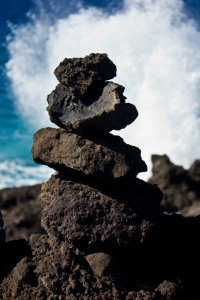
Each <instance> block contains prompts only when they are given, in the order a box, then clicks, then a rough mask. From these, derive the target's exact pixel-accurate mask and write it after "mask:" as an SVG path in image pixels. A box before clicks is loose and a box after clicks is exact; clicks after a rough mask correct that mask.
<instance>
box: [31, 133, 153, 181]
mask: <svg viewBox="0 0 200 300" xmlns="http://www.w3.org/2000/svg"><path fill="white" fill-rule="evenodd" d="M33 141H34V144H33V147H32V150H31V153H32V157H33V160H34V161H35V162H36V163H39V164H45V165H48V166H49V167H51V168H54V169H55V170H57V171H62V172H63V173H67V172H70V171H71V172H72V171H74V172H79V173H84V174H86V175H90V176H92V177H93V178H96V179H97V180H102V179H103V180H105V181H108V182H109V183H113V184H115V185H120V184H121V185H123V186H125V185H130V184H131V183H132V182H133V181H134V178H135V177H136V176H137V174H138V173H139V172H145V171H146V170H147V167H146V164H145V162H144V161H143V160H142V159H141V156H140V153H141V151H140V149H139V148H137V147H134V146H130V145H127V144H126V143H124V141H123V139H122V138H121V137H119V136H113V135H111V134H102V135H99V136H98V135H97V136H96V137H94V136H93V137H92V136H91V137H88V138H83V137H82V136H80V135H77V134H75V133H68V132H67V131H66V130H64V129H55V128H44V129H40V130H39V131H38V132H36V133H35V134H34V136H33Z"/></svg>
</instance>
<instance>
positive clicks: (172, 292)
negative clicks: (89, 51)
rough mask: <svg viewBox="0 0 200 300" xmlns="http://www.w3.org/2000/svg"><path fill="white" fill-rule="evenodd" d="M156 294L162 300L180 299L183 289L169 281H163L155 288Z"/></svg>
mask: <svg viewBox="0 0 200 300" xmlns="http://www.w3.org/2000/svg"><path fill="white" fill-rule="evenodd" d="M156 292H158V293H160V295H161V296H163V297H164V299H169V300H173V299H180V300H181V299H182V296H183V289H182V288H181V287H180V286H179V285H177V284H175V283H173V282H170V281H167V280H165V281H164V282H163V283H161V284H160V285H159V286H158V288H156Z"/></svg>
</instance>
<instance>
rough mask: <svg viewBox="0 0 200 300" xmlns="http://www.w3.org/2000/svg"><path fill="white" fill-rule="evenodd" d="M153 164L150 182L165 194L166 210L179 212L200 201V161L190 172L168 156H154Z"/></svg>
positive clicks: (164, 204)
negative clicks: (199, 173)
mask: <svg viewBox="0 0 200 300" xmlns="http://www.w3.org/2000/svg"><path fill="white" fill-rule="evenodd" d="M152 162H153V169H152V171H153V176H152V177H151V178H150V179H149V180H148V182H149V183H151V184H157V185H158V187H159V188H160V189H161V191H162V192H163V194H164V197H163V200H162V203H161V206H162V207H163V209H164V210H166V211H168V212H173V211H178V210H181V209H183V208H184V207H186V206H189V205H191V204H192V203H193V202H194V201H196V200H199V199H200V178H199V177H198V172H199V161H196V162H195V163H194V164H193V166H192V167H191V168H190V169H189V170H185V169H184V168H183V167H181V166H176V165H174V164H173V163H172V162H171V161H170V160H169V158H168V157H167V155H152Z"/></svg>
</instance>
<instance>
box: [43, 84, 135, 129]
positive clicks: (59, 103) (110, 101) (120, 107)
mask: <svg viewBox="0 0 200 300" xmlns="http://www.w3.org/2000/svg"><path fill="white" fill-rule="evenodd" d="M123 91H124V87H123V86H121V85H119V84H116V83H113V82H95V83H93V84H92V85H91V86H90V88H89V89H88V91H87V92H86V93H85V95H84V96H83V97H82V98H81V100H80V99H78V100H77V101H74V100H72V96H71V94H70V92H69V91H68V90H66V89H65V87H64V86H63V85H62V84H59V85H57V87H56V89H55V90H54V91H53V92H52V93H51V94H50V95H49V96H48V98H47V102H48V104H49V105H48V107H47V111H48V113H49V116H50V120H51V121H52V122H53V123H55V124H57V125H58V126H59V127H63V128H66V129H67V130H68V131H74V132H77V133H83V134H84V133H86V132H94V131H103V132H110V131H111V130H113V129H115V130H120V129H122V128H125V127H126V126H127V125H128V124H131V123H132V122H133V121H134V120H135V119H136V118H137V116H138V112H137V109H136V108H135V106H134V105H133V104H130V103H125V97H124V96H123Z"/></svg>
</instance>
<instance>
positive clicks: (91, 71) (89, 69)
mask: <svg viewBox="0 0 200 300" xmlns="http://www.w3.org/2000/svg"><path fill="white" fill-rule="evenodd" d="M54 74H55V75H56V77H57V79H58V81H59V82H61V83H62V84H63V85H64V86H65V87H66V89H67V90H69V91H70V92H71V93H72V95H73V97H77V98H81V97H82V96H83V95H84V94H85V92H86V91H87V90H88V88H89V86H90V85H91V84H92V82H93V81H104V80H109V79H112V78H113V77H115V76H116V66H115V64H114V63H113V62H112V61H111V60H110V59H109V58H108V56H107V54H106V53H102V54H100V53H91V54H90V55H87V56H86V57H84V58H82V57H78V58H65V59H64V60H63V61H62V62H61V63H60V65H59V66H58V67H57V68H56V69H55V71H54Z"/></svg>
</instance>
